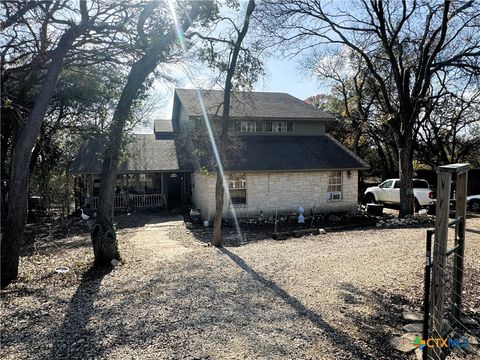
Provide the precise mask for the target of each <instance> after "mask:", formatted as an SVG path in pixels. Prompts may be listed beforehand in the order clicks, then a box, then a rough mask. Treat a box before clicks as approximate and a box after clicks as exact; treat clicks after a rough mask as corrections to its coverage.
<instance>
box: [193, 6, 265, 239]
mask: <svg viewBox="0 0 480 360" xmlns="http://www.w3.org/2000/svg"><path fill="white" fill-rule="evenodd" d="M233 5H234V7H235V5H236V3H233ZM255 7H256V4H255V1H254V0H249V2H248V4H247V7H246V10H245V16H244V17H243V24H242V27H239V26H237V25H236V24H235V21H234V20H233V19H232V18H231V17H228V16H218V17H217V19H216V21H214V22H213V26H212V29H211V32H210V33H207V34H199V33H197V32H196V33H192V34H191V35H192V37H198V38H200V39H201V40H203V45H204V47H203V48H200V49H199V57H200V58H201V59H202V60H204V61H206V63H207V64H208V66H209V67H210V68H212V69H213V70H214V71H216V72H217V76H218V77H217V81H218V82H223V84H222V87H223V102H222V103H221V104H218V105H219V106H218V108H217V111H219V110H220V109H222V114H221V116H219V121H220V126H219V130H218V131H216V132H218V134H215V135H216V137H217V139H216V144H214V146H216V147H217V149H218V158H216V164H215V165H216V174H217V177H216V184H215V215H214V224H213V238H212V241H211V243H212V245H214V246H217V247H220V246H222V242H223V240H222V219H223V208H224V198H225V193H228V188H227V189H225V188H226V187H227V186H228V181H227V179H225V174H224V169H223V165H222V164H225V160H226V159H227V152H228V147H229V146H230V145H231V144H229V129H230V128H231V119H230V106H231V97H232V94H231V93H232V91H233V90H235V89H242V88H243V89H250V88H251V86H252V84H253V83H254V82H255V81H256V80H257V78H258V75H259V73H261V72H262V71H263V68H262V64H261V62H260V61H259V60H258V58H257V57H256V56H255V49H254V48H255V45H254V44H253V45H252V44H250V46H244V45H245V44H244V40H245V37H246V35H247V32H248V30H249V27H250V20H251V17H252V13H253V12H254V10H255ZM219 23H223V24H224V25H223V26H224V27H226V28H227V31H226V33H225V32H223V33H220V34H218V33H216V32H215V30H216V29H217V27H219V26H218V24H219ZM238 68H241V71H238ZM224 76H225V78H224V80H223V77H224ZM220 79H222V80H220ZM219 80H220V81H219ZM213 128H214V129H215V130H216V128H217V127H216V126H213ZM227 145H228V146H227ZM229 201H230V199H229ZM232 216H234V214H232Z"/></svg>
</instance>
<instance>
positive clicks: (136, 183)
mask: <svg viewBox="0 0 480 360" xmlns="http://www.w3.org/2000/svg"><path fill="white" fill-rule="evenodd" d="M74 181H75V207H76V208H86V209H90V210H96V209H97V208H98V199H99V195H100V174H81V175H77V176H75V177H74ZM189 200H190V174H189V173H188V172H180V171H179V172H153V173H124V174H118V175H117V183H116V186H115V197H114V209H116V210H120V209H128V208H160V209H173V208H177V207H180V206H181V205H182V204H185V203H187V202H189Z"/></svg>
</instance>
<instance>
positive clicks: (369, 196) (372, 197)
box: [365, 193, 376, 204]
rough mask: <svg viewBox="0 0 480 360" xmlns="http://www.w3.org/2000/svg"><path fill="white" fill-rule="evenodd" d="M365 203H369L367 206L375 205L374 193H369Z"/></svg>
mask: <svg viewBox="0 0 480 360" xmlns="http://www.w3.org/2000/svg"><path fill="white" fill-rule="evenodd" d="M365 201H366V202H367V204H375V203H376V201H375V195H373V194H372V193H368V194H367V195H365Z"/></svg>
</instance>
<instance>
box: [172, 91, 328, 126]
mask: <svg viewBox="0 0 480 360" xmlns="http://www.w3.org/2000/svg"><path fill="white" fill-rule="evenodd" d="M175 95H176V96H175V101H177V99H178V100H179V101H180V102H181V103H182V105H183V106H184V108H185V110H186V112H187V113H188V115H190V116H202V115H203V113H202V108H201V105H200V101H199V98H198V91H197V90H192V89H176V90H175ZM200 95H201V96H202V99H203V102H204V104H205V109H206V111H207V113H208V114H209V115H219V116H220V115H221V114H222V108H223V106H222V104H223V90H200ZM230 116H231V117H232V118H256V119H289V120H317V121H318V120H324V121H332V120H335V118H334V117H333V115H331V114H329V113H327V112H325V111H322V110H320V109H318V108H316V107H314V106H313V105H310V104H307V103H306V102H304V101H302V100H300V99H297V98H296V97H293V96H292V95H289V94H286V93H274V92H238V91H237V92H232V96H231V107H230Z"/></svg>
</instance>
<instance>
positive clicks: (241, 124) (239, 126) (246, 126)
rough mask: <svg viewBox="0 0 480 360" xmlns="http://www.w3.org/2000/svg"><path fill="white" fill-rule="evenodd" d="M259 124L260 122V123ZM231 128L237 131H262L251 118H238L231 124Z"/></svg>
mask: <svg viewBox="0 0 480 360" xmlns="http://www.w3.org/2000/svg"><path fill="white" fill-rule="evenodd" d="M260 125H261V124H260ZM233 130H234V131H238V132H257V131H262V129H261V126H258V125H257V122H256V121H253V120H239V121H235V122H234V124H233Z"/></svg>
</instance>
